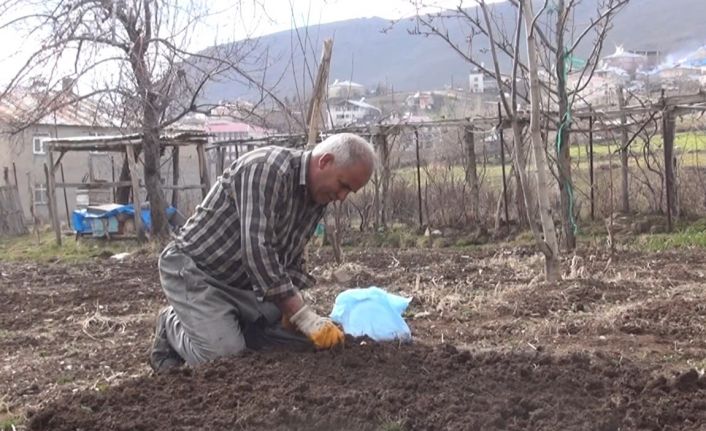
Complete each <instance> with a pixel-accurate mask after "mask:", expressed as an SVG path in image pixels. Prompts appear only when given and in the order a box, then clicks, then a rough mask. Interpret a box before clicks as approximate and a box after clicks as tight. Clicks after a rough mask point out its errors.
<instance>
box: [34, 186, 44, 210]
mask: <svg viewBox="0 0 706 431" xmlns="http://www.w3.org/2000/svg"><path fill="white" fill-rule="evenodd" d="M33 195H34V196H33V200H34V204H35V205H46V204H47V202H48V199H47V186H46V184H35V185H34V189H33Z"/></svg>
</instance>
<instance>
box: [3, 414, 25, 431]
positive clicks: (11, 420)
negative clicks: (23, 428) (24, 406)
mask: <svg viewBox="0 0 706 431" xmlns="http://www.w3.org/2000/svg"><path fill="white" fill-rule="evenodd" d="M20 423H21V420H20V418H19V417H16V416H10V417H6V418H0V431H14V430H16V429H17V428H18V427H19V425H20Z"/></svg>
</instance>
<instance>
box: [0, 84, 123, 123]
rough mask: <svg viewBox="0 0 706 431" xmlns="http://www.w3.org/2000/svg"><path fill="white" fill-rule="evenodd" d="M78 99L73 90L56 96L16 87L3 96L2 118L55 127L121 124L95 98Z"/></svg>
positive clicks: (12, 121) (1, 99) (1, 104)
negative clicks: (103, 109)
mask: <svg viewBox="0 0 706 431" xmlns="http://www.w3.org/2000/svg"><path fill="white" fill-rule="evenodd" d="M78 98H79V96H76V95H75V94H73V93H66V94H65V95H61V94H56V93H55V94H54V95H52V94H51V93H50V92H48V91H46V90H43V91H33V90H15V91H12V92H9V93H8V94H6V95H5V96H4V97H0V121H2V122H5V123H29V124H42V125H51V126H54V125H56V126H80V127H102V128H111V127H119V124H118V123H117V122H116V121H114V120H113V119H112V118H111V117H110V116H108V115H107V114H106V113H105V112H102V111H101V109H100V108H99V106H98V104H96V103H95V102H94V101H92V100H90V99H88V98H86V99H81V100H78ZM50 103H53V104H54V106H55V108H52V107H51V106H50ZM47 105H49V106H47Z"/></svg>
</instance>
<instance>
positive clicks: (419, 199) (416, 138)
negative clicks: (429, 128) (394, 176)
mask: <svg viewBox="0 0 706 431" xmlns="http://www.w3.org/2000/svg"><path fill="white" fill-rule="evenodd" d="M414 148H415V151H416V153H417V204H418V207H419V228H420V229H421V227H422V226H424V223H423V219H422V171H421V167H420V163H419V129H417V128H416V127H415V128H414Z"/></svg>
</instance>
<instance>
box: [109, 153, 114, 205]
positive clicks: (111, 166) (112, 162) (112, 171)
mask: <svg viewBox="0 0 706 431" xmlns="http://www.w3.org/2000/svg"><path fill="white" fill-rule="evenodd" d="M110 174H111V177H112V179H113V180H112V181H113V182H115V159H114V158H113V156H112V155H111V156H110ZM111 191H112V192H113V202H115V187H112V188H111Z"/></svg>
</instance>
